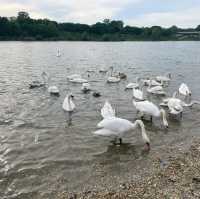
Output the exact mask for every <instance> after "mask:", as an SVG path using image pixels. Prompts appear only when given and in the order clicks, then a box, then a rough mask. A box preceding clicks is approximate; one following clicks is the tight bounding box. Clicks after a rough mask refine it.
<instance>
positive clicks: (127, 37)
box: [0, 12, 200, 41]
mask: <svg viewBox="0 0 200 199" xmlns="http://www.w3.org/2000/svg"><path fill="white" fill-rule="evenodd" d="M187 31H188V32H195V31H196V32H197V31H200V25H199V26H198V27H197V28H194V29H191V28H190V29H181V28H178V27H176V26H172V27H170V28H162V27H160V26H152V27H142V28H140V27H134V26H128V25H127V26H125V25H124V23H123V21H121V20H109V19H105V20H103V22H97V23H95V24H93V25H87V24H80V23H57V22H56V21H51V20H48V19H32V18H30V17H29V14H28V13H27V12H19V13H18V16H17V17H9V18H7V17H0V40H29V41H35V40H39V41H43V40H47V41H48V40H55V41H56V40H67V41H162V40H163V41H165V40H200V35H193V34H191V35H189V34H188V35H187V36H181V35H180V34H179V33H180V32H187Z"/></svg>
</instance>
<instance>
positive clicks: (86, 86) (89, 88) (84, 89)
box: [81, 83, 91, 93]
mask: <svg viewBox="0 0 200 199" xmlns="http://www.w3.org/2000/svg"><path fill="white" fill-rule="evenodd" d="M81 90H82V91H83V92H84V93H87V92H88V91H90V90H91V86H90V84H89V83H83V84H82V87H81Z"/></svg>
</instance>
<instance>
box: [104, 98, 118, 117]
mask: <svg viewBox="0 0 200 199" xmlns="http://www.w3.org/2000/svg"><path fill="white" fill-rule="evenodd" d="M101 115H102V117H103V118H104V119H105V118H110V117H115V110H114V109H113V108H112V106H111V104H110V103H109V102H108V101H106V102H105V104H104V106H103V108H102V109H101Z"/></svg>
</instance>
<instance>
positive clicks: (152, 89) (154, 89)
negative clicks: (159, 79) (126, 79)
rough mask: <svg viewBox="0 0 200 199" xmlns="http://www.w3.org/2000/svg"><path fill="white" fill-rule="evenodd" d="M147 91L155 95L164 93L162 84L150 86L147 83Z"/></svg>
mask: <svg viewBox="0 0 200 199" xmlns="http://www.w3.org/2000/svg"><path fill="white" fill-rule="evenodd" d="M147 92H148V93H151V94H156V95H166V93H165V91H164V89H163V87H162V86H153V87H151V86H150V85H149V87H148V88H147Z"/></svg>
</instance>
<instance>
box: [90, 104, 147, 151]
mask: <svg viewBox="0 0 200 199" xmlns="http://www.w3.org/2000/svg"><path fill="white" fill-rule="evenodd" d="M107 106H109V107H108V109H110V108H112V107H110V106H111V105H110V104H108V103H107V102H106V103H105V105H104V107H103V109H105V107H107ZM106 109H107V108H106ZM103 112H104V111H103ZM110 115H112V116H111V117H110ZM97 127H98V128H100V129H99V130H97V131H95V132H93V134H94V135H98V136H108V137H114V139H115V143H116V142H117V140H119V144H122V138H123V137H124V135H125V134H126V133H128V132H131V131H134V130H135V129H136V128H137V127H140V129H141V135H142V139H143V141H144V142H145V144H146V146H147V147H148V149H150V139H149V137H148V136H147V134H146V130H145V126H144V123H143V122H142V121H141V120H136V121H135V122H134V123H132V122H130V121H129V120H127V119H123V118H119V117H116V116H113V112H112V111H111V113H110V112H108V114H106V115H104V119H103V120H102V121H101V122H99V123H98V124H97Z"/></svg>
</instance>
